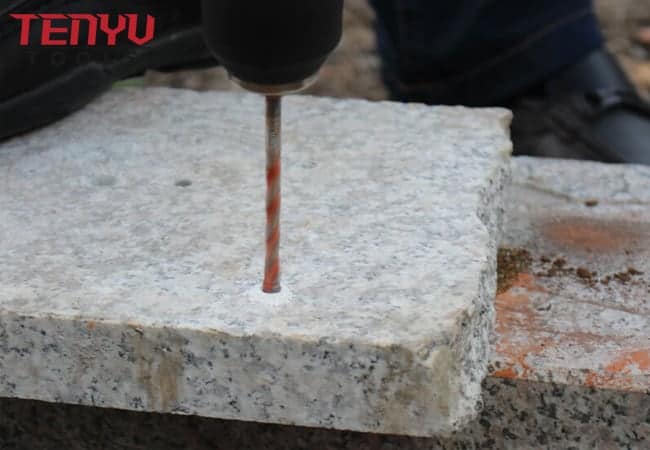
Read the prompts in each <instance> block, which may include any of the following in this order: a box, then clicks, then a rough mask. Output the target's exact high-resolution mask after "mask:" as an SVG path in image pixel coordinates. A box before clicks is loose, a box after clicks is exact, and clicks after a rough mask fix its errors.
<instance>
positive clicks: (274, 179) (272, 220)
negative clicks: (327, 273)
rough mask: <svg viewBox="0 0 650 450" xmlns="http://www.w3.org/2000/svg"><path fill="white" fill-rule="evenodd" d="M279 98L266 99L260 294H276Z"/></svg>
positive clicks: (280, 141)
mask: <svg viewBox="0 0 650 450" xmlns="http://www.w3.org/2000/svg"><path fill="white" fill-rule="evenodd" d="M281 156H282V97H281V96H274V95H268V96H267V97H266V261H265V267H264V284H263V286H262V290H263V291H264V292H266V293H269V294H273V293H277V292H280V290H281V287H280V206H281V174H282V158H281Z"/></svg>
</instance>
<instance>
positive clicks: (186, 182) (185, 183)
mask: <svg viewBox="0 0 650 450" xmlns="http://www.w3.org/2000/svg"><path fill="white" fill-rule="evenodd" d="M176 186H178V187H182V188H186V187H190V186H192V182H191V181H190V180H178V181H177V182H176Z"/></svg>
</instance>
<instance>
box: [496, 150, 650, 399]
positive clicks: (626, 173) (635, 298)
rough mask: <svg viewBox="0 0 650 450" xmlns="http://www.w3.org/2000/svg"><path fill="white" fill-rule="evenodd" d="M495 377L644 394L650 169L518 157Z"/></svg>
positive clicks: (649, 320) (649, 369)
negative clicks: (519, 259) (520, 254)
mask: <svg viewBox="0 0 650 450" xmlns="http://www.w3.org/2000/svg"><path fill="white" fill-rule="evenodd" d="M513 178H514V179H513V186H512V188H511V189H509V190H508V193H507V196H506V202H507V204H508V205H509V206H508V208H507V218H506V221H507V226H506V227H505V231H504V237H503V240H502V245H503V246H506V247H510V248H515V249H524V250H525V251H527V252H528V256H529V258H530V262H529V264H528V267H527V268H526V269H525V270H522V271H521V273H517V274H515V277H513V279H512V280H511V282H510V284H511V286H510V287H509V289H507V290H506V291H505V292H502V293H501V294H500V295H499V296H498V297H497V300H496V307H497V315H498V320H497V334H498V336H499V337H498V340H497V344H496V350H495V352H494V355H493V356H492V358H491V362H492V366H493V373H494V375H496V376H499V377H504V378H512V379H516V380H530V381H548V382H555V383H563V384H569V385H578V386H587V387H594V388H597V389H615V390H622V391H631V392H641V393H644V392H650V167H641V166H628V167H626V166H616V165H604V164H596V163H586V162H583V163H578V162H574V161H553V160H538V159H527V158H517V159H516V162H515V164H514V177H513Z"/></svg>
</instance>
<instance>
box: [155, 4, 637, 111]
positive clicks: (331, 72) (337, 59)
mask: <svg viewBox="0 0 650 450" xmlns="http://www.w3.org/2000/svg"><path fill="white" fill-rule="evenodd" d="M595 4H596V10H597V12H598V14H599V17H600V19H601V22H602V26H603V31H604V34H605V36H606V38H607V42H608V47H609V48H610V49H611V50H612V51H613V52H614V53H615V54H616V55H617V56H618V57H619V59H620V61H621V62H622V64H623V66H624V67H625V68H626V70H627V71H628V73H629V74H630V76H631V78H632V79H633V80H634V81H635V82H636V84H637V86H638V87H639V90H640V91H641V92H643V93H644V94H647V95H650V28H648V27H649V26H650V0H596V1H595ZM373 23H374V16H373V13H372V10H371V9H370V8H369V7H368V5H367V3H366V0H346V9H345V34H344V38H343V42H342V44H341V46H340V47H339V49H338V50H337V51H336V52H335V53H334V54H333V55H332V57H331V58H330V62H329V64H328V65H327V66H326V67H325V69H324V70H323V73H322V77H321V79H320V81H319V83H318V84H317V85H316V86H315V87H314V88H312V89H311V90H310V91H309V92H308V93H310V94H315V95H326V96H332V97H343V98H347V97H358V98H366V99H370V100H382V99H385V98H386V96H387V93H386V89H385V88H384V86H383V84H382V82H381V79H380V75H379V73H380V67H381V63H380V60H379V58H378V56H377V53H376V45H375V35H374V32H373ZM145 81H146V84H149V85H157V86H161V85H162V86H172V87H184V88H189V89H196V90H209V89H233V87H232V85H231V83H230V82H229V81H228V80H227V77H226V75H225V73H224V72H223V70H222V69H209V70H202V71H191V72H181V73H175V74H160V73H153V72H152V73H149V74H147V76H146V80H145Z"/></svg>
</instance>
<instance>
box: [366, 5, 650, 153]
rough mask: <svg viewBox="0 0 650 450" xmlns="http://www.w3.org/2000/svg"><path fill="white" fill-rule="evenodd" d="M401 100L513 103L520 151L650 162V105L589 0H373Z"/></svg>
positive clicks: (388, 73)
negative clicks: (607, 45) (608, 46)
mask: <svg viewBox="0 0 650 450" xmlns="http://www.w3.org/2000/svg"><path fill="white" fill-rule="evenodd" d="M371 2H372V3H373V5H374V7H375V10H376V11H377V16H378V35H379V45H380V51H381V54H382V56H383V59H384V73H385V80H386V82H387V84H388V86H389V88H390V90H391V92H392V94H393V97H394V99H395V100H403V101H416V102H424V103H429V104H464V105H468V106H488V105H490V106H496V105H501V106H507V107H509V108H511V109H512V110H513V111H514V113H515V118H514V122H513V126H512V136H513V141H514V144H515V152H516V153H519V154H528V155H538V156H553V157H566V158H579V159H595V160H599V161H606V162H628V163H642V164H650V105H648V104H647V103H646V102H644V101H643V100H642V99H641V98H640V97H639V95H638V94H637V93H636V92H635V89H634V86H633V85H632V83H631V82H630V81H629V80H628V79H627V77H626V76H625V74H624V73H623V71H622V70H621V68H620V67H619V65H618V63H617V62H616V61H615V59H614V58H612V57H611V56H610V55H609V54H607V52H606V51H605V50H604V49H603V48H602V47H603V39H602V37H601V34H600V31H599V27H598V22H597V20H596V17H595V15H594V12H593V7H592V2H591V0H571V1H566V0H529V1H527V2H524V1H521V0H456V1H451V0H371Z"/></svg>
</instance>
